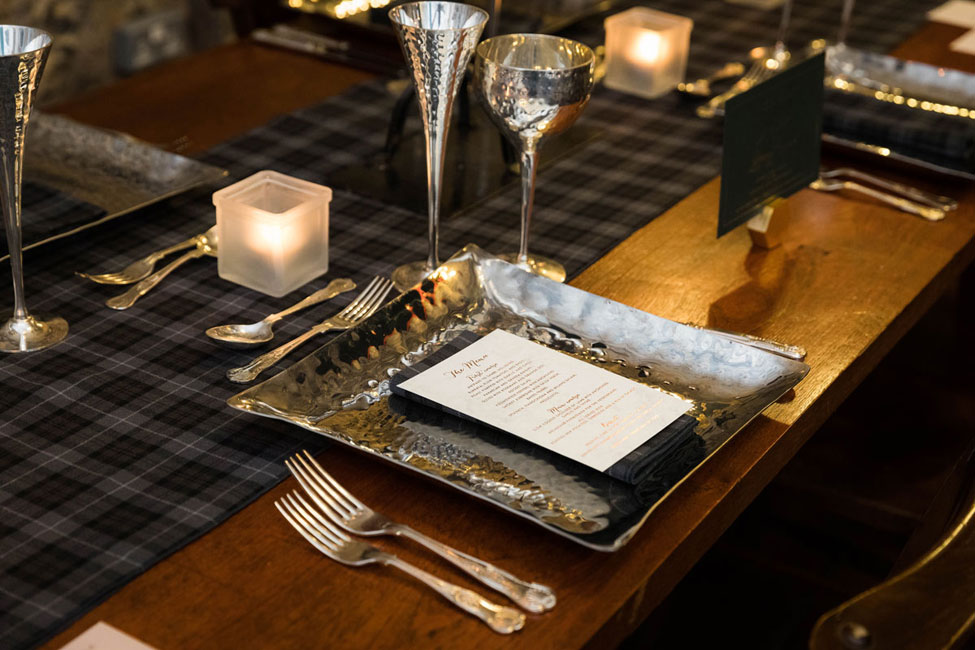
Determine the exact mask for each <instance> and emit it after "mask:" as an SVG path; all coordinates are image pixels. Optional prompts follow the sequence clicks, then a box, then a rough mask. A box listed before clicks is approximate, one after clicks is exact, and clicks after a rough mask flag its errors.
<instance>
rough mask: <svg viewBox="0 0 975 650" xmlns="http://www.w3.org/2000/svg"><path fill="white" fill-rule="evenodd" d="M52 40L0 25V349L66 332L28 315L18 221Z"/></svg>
mask: <svg viewBox="0 0 975 650" xmlns="http://www.w3.org/2000/svg"><path fill="white" fill-rule="evenodd" d="M51 42H52V39H51V35H50V34H48V33H47V32H44V31H41V30H39V29H34V28H33V27H22V26H20V25H0V204H2V208H3V225H4V228H5V229H6V231H7V248H8V249H9V251H10V271H11V275H12V276H13V283H14V309H13V313H12V314H11V315H10V317H9V319H7V320H6V322H5V323H3V324H2V325H0V352H31V351H33V350H41V349H43V348H46V347H48V346H51V345H54V344H55V343H57V342H59V341H61V340H63V339H64V337H65V336H67V335H68V324H67V322H65V320H64V319H63V318H58V317H57V316H46V315H41V314H34V315H31V314H30V313H29V312H28V311H27V304H26V302H25V300H24V266H23V250H22V243H23V242H22V241H21V221H20V190H21V183H22V179H23V166H24V138H25V136H26V134H27V122H28V120H29V119H30V111H31V108H32V107H33V105H34V99H35V95H36V94H37V86H38V85H39V84H40V82H41V73H42V72H43V70H44V64H45V63H46V62H47V55H48V52H50V50H51ZM0 318H2V317H0Z"/></svg>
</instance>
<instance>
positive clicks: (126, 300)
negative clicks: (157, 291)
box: [105, 248, 205, 309]
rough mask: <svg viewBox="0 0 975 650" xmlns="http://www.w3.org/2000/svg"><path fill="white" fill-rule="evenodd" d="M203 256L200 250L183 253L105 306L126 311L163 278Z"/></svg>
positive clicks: (110, 300)
mask: <svg viewBox="0 0 975 650" xmlns="http://www.w3.org/2000/svg"><path fill="white" fill-rule="evenodd" d="M203 255H205V251H204V250H203V249H202V248H195V249H193V250H191V251H190V252H188V253H184V254H183V255H181V256H180V257H178V258H176V260H175V261H172V262H170V263H169V264H167V265H166V266H164V267H162V268H161V269H159V270H158V271H156V272H155V273H153V274H152V275H150V276H149V277H148V278H146V279H144V280H140V281H139V282H137V283H136V284H134V285H132V288H131V289H129V290H128V291H126V292H125V293H123V294H121V295H118V296H115V297H114V298H109V299H108V300H106V301H105V304H106V305H108V306H109V307H111V308H112V309H128V308H129V307H131V306H132V305H134V304H135V301H136V300H138V299H139V298H141V297H142V296H144V295H146V294H147V293H149V290H150V289H152V288H153V287H154V286H156V285H157V284H159V283H160V282H162V280H163V278H165V277H166V276H167V275H169V274H170V273H172V272H173V271H175V270H176V269H177V268H178V267H180V266H182V265H183V264H185V263H186V262H188V261H189V260H192V259H194V258H197V257H203Z"/></svg>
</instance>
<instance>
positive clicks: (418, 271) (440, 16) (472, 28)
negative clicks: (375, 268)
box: [389, 2, 488, 291]
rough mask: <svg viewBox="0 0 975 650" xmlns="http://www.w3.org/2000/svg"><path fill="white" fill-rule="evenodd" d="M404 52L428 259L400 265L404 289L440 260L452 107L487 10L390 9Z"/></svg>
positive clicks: (434, 5) (451, 6)
mask: <svg viewBox="0 0 975 650" xmlns="http://www.w3.org/2000/svg"><path fill="white" fill-rule="evenodd" d="M389 19H390V21H392V23H393V27H394V28H395V30H396V36H397V38H398V39H399V42H400V46H401V47H402V48H403V55H404V56H405V57H406V63H407V65H408V67H409V69H410V72H411V73H412V75H413V84H414V86H416V97H417V100H418V101H419V103H420V117H421V119H422V120H423V134H424V136H425V138H426V145H427V216H428V221H429V224H428V233H429V248H428V252H427V259H426V260H425V261H423V262H413V263H411V264H405V265H403V266H400V267H398V268H397V269H396V270H395V271H393V276H392V277H393V284H394V285H395V286H396V289H397V290H399V291H406V290H407V289H409V288H411V287H412V286H414V285H415V284H417V283H418V282H420V281H421V280H423V278H425V277H426V276H427V275H429V274H430V273H431V272H432V271H433V270H434V269H435V268H437V266H439V265H440V259H439V256H438V254H437V245H438V239H439V228H440V192H441V185H442V183H443V162H444V154H445V151H446V147H447V128H448V126H449V125H450V113H451V109H452V108H453V104H454V98H455V97H456V96H457V89H458V87H459V86H460V81H461V80H462V79H463V78H464V73H465V71H466V70H467V63H468V61H470V58H471V54H473V53H474V47H475V46H476V45H477V41H478V40H479V39H480V38H481V31H482V30H483V29H484V24H485V23H486V22H487V19H488V15H487V13H486V12H484V11H483V10H481V9H478V8H477V7H472V6H471V5H466V4H461V3H459V2H411V3H408V4H404V5H400V6H398V7H395V8H393V9H391V10H390V12H389Z"/></svg>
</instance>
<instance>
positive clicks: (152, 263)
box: [75, 236, 198, 284]
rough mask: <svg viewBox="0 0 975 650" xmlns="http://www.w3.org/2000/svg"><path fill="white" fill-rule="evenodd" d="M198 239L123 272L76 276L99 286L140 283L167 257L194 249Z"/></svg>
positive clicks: (157, 254)
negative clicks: (185, 249)
mask: <svg viewBox="0 0 975 650" xmlns="http://www.w3.org/2000/svg"><path fill="white" fill-rule="evenodd" d="M197 237H198V236H196V237H190V238H189V239H187V240H186V241H182V242H180V243H178V244H173V245H172V246H169V247H168V248H163V249H162V250H158V251H156V252H154V253H149V254H148V255H146V256H145V257H143V258H142V259H141V260H136V261H134V262H132V263H131V264H129V265H128V266H126V267H125V268H124V269H122V270H121V271H115V272H112V273H95V274H92V273H82V272H81V271H75V275H78V276H80V277H82V278H85V279H86V280H91V281H92V282H97V283H98V284H132V283H133V282H138V281H139V280H142V279H144V278H147V277H149V275H150V274H151V273H152V271H153V270H154V269H155V268H156V262H158V261H159V260H161V259H162V258H164V257H166V256H167V255H169V254H170V253H175V252H176V251H181V250H183V249H184V248H193V246H195V245H196V242H197Z"/></svg>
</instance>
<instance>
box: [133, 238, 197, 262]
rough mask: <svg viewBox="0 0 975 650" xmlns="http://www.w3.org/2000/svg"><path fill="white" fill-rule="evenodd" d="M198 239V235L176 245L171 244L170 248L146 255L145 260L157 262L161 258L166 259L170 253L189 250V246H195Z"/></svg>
mask: <svg viewBox="0 0 975 650" xmlns="http://www.w3.org/2000/svg"><path fill="white" fill-rule="evenodd" d="M198 238H199V235H196V236H193V237H190V238H189V239H186V240H184V241H181V242H179V243H178V244H173V245H172V246H169V247H167V248H163V249H161V250H158V251H156V252H155V253H149V254H148V255H146V259H149V260H152V261H153V262H158V261H159V260H161V259H162V258H164V257H166V256H167V255H169V254H171V253H175V252H176V251H181V250H183V249H184V248H190V247H191V246H194V245H196V242H197V241H198Z"/></svg>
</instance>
